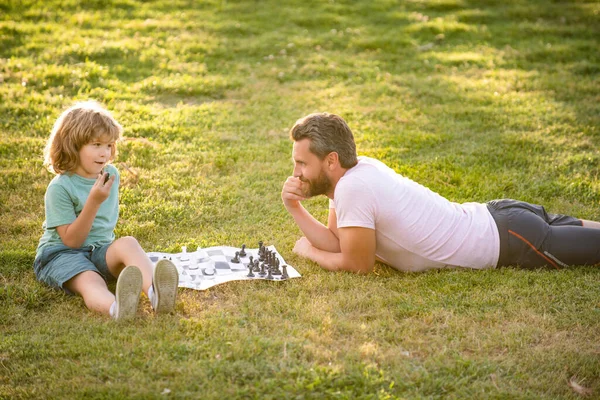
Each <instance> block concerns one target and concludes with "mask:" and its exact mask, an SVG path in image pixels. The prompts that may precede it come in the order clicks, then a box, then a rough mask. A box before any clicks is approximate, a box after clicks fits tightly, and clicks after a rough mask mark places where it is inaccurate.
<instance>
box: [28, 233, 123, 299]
mask: <svg viewBox="0 0 600 400" xmlns="http://www.w3.org/2000/svg"><path fill="white" fill-rule="evenodd" d="M111 244H112V243H109V244H105V245H100V246H94V245H90V246H84V247H82V248H79V249H73V248H71V247H68V246H65V245H49V246H46V247H44V248H43V249H42V251H41V253H40V254H39V256H38V257H36V259H35V261H34V262H33V270H34V272H35V276H36V277H37V279H38V280H39V281H40V282H44V283H46V284H47V285H49V286H50V287H53V288H57V289H63V290H64V291H66V292H67V293H70V292H69V291H68V290H67V289H66V288H64V287H63V285H64V284H65V282H67V281H68V280H69V279H72V278H73V277H74V276H76V275H78V274H80V273H82V272H85V271H94V272H97V273H98V274H100V276H102V278H104V280H105V281H106V282H110V281H114V280H115V277H113V276H112V274H111V273H110V271H109V270H108V265H106V251H107V250H108V248H109V246H110V245H111Z"/></svg>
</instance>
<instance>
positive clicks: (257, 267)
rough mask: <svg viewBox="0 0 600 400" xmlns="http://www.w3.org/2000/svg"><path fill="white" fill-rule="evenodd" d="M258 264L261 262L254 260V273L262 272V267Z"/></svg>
mask: <svg viewBox="0 0 600 400" xmlns="http://www.w3.org/2000/svg"><path fill="white" fill-rule="evenodd" d="M258 264H259V261H258V260H254V267H252V271H254V272H258V271H260V266H259V265H258Z"/></svg>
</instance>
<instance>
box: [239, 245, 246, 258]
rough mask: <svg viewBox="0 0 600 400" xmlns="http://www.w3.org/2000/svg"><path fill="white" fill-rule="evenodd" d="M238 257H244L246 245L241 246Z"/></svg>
mask: <svg viewBox="0 0 600 400" xmlns="http://www.w3.org/2000/svg"><path fill="white" fill-rule="evenodd" d="M240 257H246V245H245V244H243V245H242V251H240Z"/></svg>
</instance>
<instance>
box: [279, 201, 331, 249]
mask: <svg viewBox="0 0 600 400" xmlns="http://www.w3.org/2000/svg"><path fill="white" fill-rule="evenodd" d="M288 212H289V213H290V214H291V215H292V217H293V218H294V221H296V224H297V225H298V227H299V228H300V230H301V231H302V233H303V234H304V236H305V237H306V238H307V239H308V241H309V242H310V243H311V244H312V245H313V246H314V247H316V248H317V249H321V250H324V251H327V252H331V253H339V251H340V241H339V239H338V238H337V237H336V236H335V235H334V234H333V232H332V231H331V230H330V229H329V228H327V227H326V226H325V225H323V224H322V223H321V222H319V221H318V220H317V219H315V218H314V217H313V216H312V215H310V213H309V212H308V211H306V209H305V208H304V207H303V206H302V205H301V204H300V205H298V207H295V208H291V209H288Z"/></svg>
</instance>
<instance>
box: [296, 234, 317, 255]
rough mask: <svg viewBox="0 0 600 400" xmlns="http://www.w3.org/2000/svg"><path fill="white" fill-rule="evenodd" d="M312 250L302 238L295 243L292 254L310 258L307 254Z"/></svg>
mask: <svg viewBox="0 0 600 400" xmlns="http://www.w3.org/2000/svg"><path fill="white" fill-rule="evenodd" d="M312 248H313V246H312V244H310V242H309V241H308V239H307V238H305V237H304V236H302V237H301V238H300V239H298V240H297V241H296V244H295V245H294V250H293V252H294V253H296V254H298V255H299V256H300V257H304V258H310V256H309V254H310V251H311V249H312Z"/></svg>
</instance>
